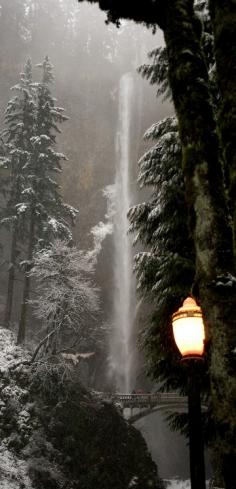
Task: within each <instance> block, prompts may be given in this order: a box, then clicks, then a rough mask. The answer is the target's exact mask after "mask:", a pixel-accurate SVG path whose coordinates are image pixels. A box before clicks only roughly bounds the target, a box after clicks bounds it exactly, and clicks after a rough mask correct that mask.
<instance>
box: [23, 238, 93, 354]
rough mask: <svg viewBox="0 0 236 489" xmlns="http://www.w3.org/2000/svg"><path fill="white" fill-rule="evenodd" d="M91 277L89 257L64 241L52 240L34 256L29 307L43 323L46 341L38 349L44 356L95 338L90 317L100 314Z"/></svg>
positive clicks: (91, 261)
mask: <svg viewBox="0 0 236 489" xmlns="http://www.w3.org/2000/svg"><path fill="white" fill-rule="evenodd" d="M93 274H94V260H93V257H92V256H91V253H86V252H85V251H81V250H78V249H77V248H76V247H75V246H71V244H70V243H68V241H66V240H64V241H62V240H55V241H54V243H53V244H52V245H51V246H49V247H48V248H45V249H43V250H40V251H37V252H36V254H35V255H34V264H33V267H32V268H31V270H30V272H29V275H30V277H33V278H34V279H35V280H36V292H37V295H36V297H37V298H36V299H35V300H33V301H32V304H33V307H34V310H35V315H36V317H37V318H38V319H40V320H41V322H42V329H43V333H44V336H45V338H44V339H43V340H42V342H41V344H40V348H41V347H43V348H42V351H44V353H47V354H56V353H58V352H59V351H60V350H61V349H62V348H65V347H67V348H69V347H71V346H75V345H76V344H79V345H80V346H81V344H83V343H84V342H86V343H88V338H89V337H91V336H92V335H94V330H93V329H92V324H93V317H92V316H93V315H94V314H95V313H97V312H98V310H99V301H98V289H97V288H96V287H95V285H94V283H93V281H92V278H91V277H92V275H93ZM93 326H94V325H93ZM38 351H39V350H38Z"/></svg>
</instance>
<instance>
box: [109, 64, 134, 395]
mask: <svg viewBox="0 0 236 489" xmlns="http://www.w3.org/2000/svg"><path fill="white" fill-rule="evenodd" d="M133 91H134V84H133V79H132V75H131V74H129V73H128V74H125V75H123V76H122V78H121V80H120V87H119V122H118V130H117V141H116V156H117V167H116V179H115V193H114V199H115V202H114V203H115V215H114V234H113V236H114V301H113V318H112V323H113V334H112V339H111V344H110V366H111V375H112V377H113V379H114V384H115V388H116V390H118V391H119V392H131V390H132V341H131V336H132V325H133V309H134V308H133V303H132V302H133V300H132V299H133V274H132V252H131V249H132V245H131V240H130V237H129V236H128V234H127V231H128V219H127V212H128V210H129V207H130V206H131V199H130V169H129V166H130V165H129V163H130V127H131V114H132V97H133Z"/></svg>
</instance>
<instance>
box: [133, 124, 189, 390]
mask: <svg viewBox="0 0 236 489" xmlns="http://www.w3.org/2000/svg"><path fill="white" fill-rule="evenodd" d="M145 138H146V139H151V140H154V141H155V142H156V144H155V146H153V147H152V148H151V149H149V150H148V151H147V152H146V153H145V154H144V156H143V157H142V158H141V160H140V162H139V167H140V171H139V177H138V181H139V184H140V186H141V187H143V186H145V187H148V188H150V191H151V192H152V193H151V196H150V198H149V200H148V201H147V202H143V203H141V204H138V205H136V206H134V207H132V208H131V209H130V211H129V214H128V217H129V220H130V230H131V231H132V232H135V233H136V237H135V243H141V244H142V246H144V248H145V251H143V252H139V253H137V254H136V255H135V262H134V269H135V272H136V276H137V280H138V283H137V286H138V290H139V291H140V293H141V296H142V297H143V298H145V299H146V300H147V301H149V302H150V303H151V304H152V305H153V307H152V312H153V318H152V325H151V326H150V328H145V330H144V333H143V334H144V336H143V339H144V342H145V345H146V348H147V351H148V355H147V359H148V361H149V368H150V370H152V374H154V375H155V378H156V379H157V378H158V379H159V380H161V381H162V382H164V384H163V385H166V387H167V388H173V387H176V379H177V377H178V375H179V372H177V371H176V365H175V363H176V355H177V351H176V347H175V344H174V342H173V336H172V327H171V314H172V313H173V311H174V310H175V309H176V305H177V304H179V303H180V302H181V301H182V300H183V299H184V298H185V297H186V296H187V295H188V294H189V293H190V290H191V286H192V283H193V279H194V251H193V245H192V242H191V238H190V237H189V233H188V226H187V208H186V204H185V197H184V182H183V176H182V169H181V145H180V141H179V136H178V126H177V121H176V118H175V117H167V118H166V119H164V120H162V121H160V122H158V123H157V124H153V126H152V127H151V128H150V129H149V130H148V131H147V132H146V134H145ZM154 361H155V364H154ZM153 369H154V370H153ZM176 374H177V375H176Z"/></svg>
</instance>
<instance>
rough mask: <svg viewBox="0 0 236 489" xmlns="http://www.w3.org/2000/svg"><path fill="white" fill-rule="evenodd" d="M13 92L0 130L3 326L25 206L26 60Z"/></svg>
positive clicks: (30, 100)
mask: <svg viewBox="0 0 236 489" xmlns="http://www.w3.org/2000/svg"><path fill="white" fill-rule="evenodd" d="M12 90H13V91H14V92H16V95H15V96H14V97H13V98H12V99H11V100H10V101H9V102H8V105H7V108H6V111H5V126H6V127H5V130H4V131H3V133H2V139H3V142H4V153H5V156H3V157H2V158H1V168H3V169H4V174H5V175H6V176H3V177H2V180H1V188H0V191H1V194H2V196H3V199H4V206H3V209H2V215H1V221H0V224H1V226H4V227H5V228H7V229H8V231H9V232H10V240H11V245H10V256H9V272H8V285H7V297H6V308H5V327H8V326H9V322H10V319H11V312H12V301H13V291H14V280H15V272H16V264H17V257H18V255H19V249H18V245H19V242H20V241H22V239H23V237H25V232H26V215H25V211H26V206H25V204H24V203H22V192H23V191H24V189H25V168H27V166H28V164H29V161H30V158H31V155H32V143H31V137H32V136H33V134H34V127H35V117H36V104H35V89H34V87H33V84H32V67H31V62H30V60H28V61H27V62H26V64H25V67H24V70H23V72H22V73H21V75H20V81H19V83H18V84H17V85H15V86H14V87H12Z"/></svg>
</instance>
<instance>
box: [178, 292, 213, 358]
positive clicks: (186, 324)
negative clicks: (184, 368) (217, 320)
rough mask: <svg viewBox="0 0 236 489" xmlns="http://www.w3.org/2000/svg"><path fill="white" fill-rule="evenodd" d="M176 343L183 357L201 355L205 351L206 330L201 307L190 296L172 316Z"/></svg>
mask: <svg viewBox="0 0 236 489" xmlns="http://www.w3.org/2000/svg"><path fill="white" fill-rule="evenodd" d="M172 326H173V333H174V338H175V342H176V345H177V347H178V349H179V351H180V353H181V355H182V357H199V356H202V355H203V352H204V340H205V330H204V324H203V320H202V312H201V308H200V307H199V306H198V305H197V304H196V302H195V300H194V299H192V298H191V297H188V298H187V299H185V301H184V302H183V305H182V307H180V308H179V309H178V311H177V312H175V313H174V314H173V316H172Z"/></svg>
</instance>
